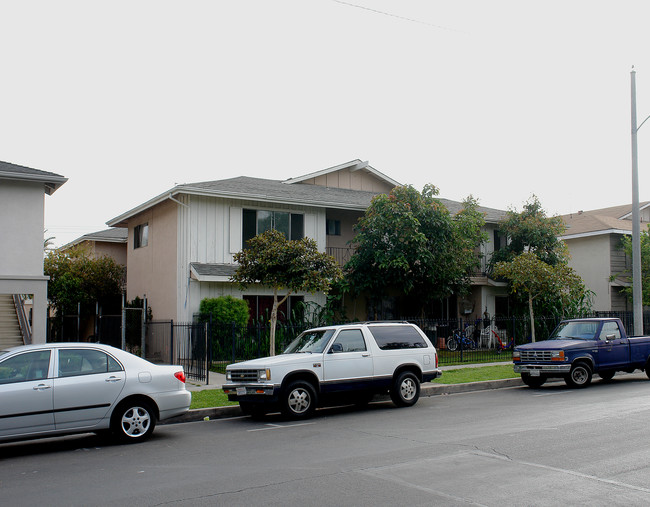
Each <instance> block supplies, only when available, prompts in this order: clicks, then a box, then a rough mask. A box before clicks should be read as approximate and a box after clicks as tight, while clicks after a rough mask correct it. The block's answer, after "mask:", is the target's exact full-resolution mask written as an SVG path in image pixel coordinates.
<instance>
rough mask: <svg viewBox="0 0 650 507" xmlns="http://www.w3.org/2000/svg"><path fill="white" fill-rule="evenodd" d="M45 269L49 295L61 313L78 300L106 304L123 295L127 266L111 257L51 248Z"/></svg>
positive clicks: (69, 309) (44, 264)
mask: <svg viewBox="0 0 650 507" xmlns="http://www.w3.org/2000/svg"><path fill="white" fill-rule="evenodd" d="M43 271H44V273H45V275H47V276H49V277H50V281H49V282H48V284H47V297H48V299H49V300H50V302H51V303H52V304H53V305H54V306H55V307H56V309H57V312H58V313H59V315H63V314H65V312H67V311H71V310H73V309H75V308H76V307H77V304H78V303H81V304H82V305H84V304H88V303H95V302H99V303H100V304H104V303H107V302H109V301H111V300H112V299H114V298H116V297H119V296H120V295H121V294H122V288H123V282H124V274H125V269H124V267H123V266H121V265H120V264H118V263H117V262H116V261H115V260H114V259H113V258H111V257H107V256H104V257H99V258H94V257H92V256H90V254H89V253H88V252H87V251H86V250H84V249H82V248H74V249H71V250H66V251H65V252H63V251H60V250H51V251H49V252H48V253H47V255H46V257H45V260H44V262H43Z"/></svg>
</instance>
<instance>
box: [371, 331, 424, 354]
mask: <svg viewBox="0 0 650 507" xmlns="http://www.w3.org/2000/svg"><path fill="white" fill-rule="evenodd" d="M368 329H369V330H370V332H371V333H372V336H373V337H374V339H375V341H376V342H377V346H378V347H379V348H380V349H381V350H395V349H420V348H426V347H427V344H426V342H425V341H424V339H423V338H422V336H420V333H418V332H417V331H416V330H415V328H413V327H411V326H368Z"/></svg>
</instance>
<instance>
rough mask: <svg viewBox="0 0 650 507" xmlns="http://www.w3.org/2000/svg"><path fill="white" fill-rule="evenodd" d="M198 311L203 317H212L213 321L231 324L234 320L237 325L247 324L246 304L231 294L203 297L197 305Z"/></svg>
mask: <svg viewBox="0 0 650 507" xmlns="http://www.w3.org/2000/svg"><path fill="white" fill-rule="evenodd" d="M199 313H200V314H201V317H202V318H203V319H206V318H207V319H210V317H211V318H212V321H213V322H215V323H216V322H219V323H223V324H231V323H232V322H234V323H235V324H236V325H237V326H239V327H244V326H245V325H246V324H248V319H249V309H248V304H247V303H246V301H244V300H243V299H236V298H234V297H232V296H222V297H218V298H204V299H202V300H201V303H200V305H199Z"/></svg>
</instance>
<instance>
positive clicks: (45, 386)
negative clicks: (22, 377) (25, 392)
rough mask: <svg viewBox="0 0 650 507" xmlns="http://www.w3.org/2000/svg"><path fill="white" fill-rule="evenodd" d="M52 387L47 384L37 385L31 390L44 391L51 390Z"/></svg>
mask: <svg viewBox="0 0 650 507" xmlns="http://www.w3.org/2000/svg"><path fill="white" fill-rule="evenodd" d="M51 388H52V386H48V385H47V384H38V385H37V386H34V387H33V389H34V391H44V390H45V389H51Z"/></svg>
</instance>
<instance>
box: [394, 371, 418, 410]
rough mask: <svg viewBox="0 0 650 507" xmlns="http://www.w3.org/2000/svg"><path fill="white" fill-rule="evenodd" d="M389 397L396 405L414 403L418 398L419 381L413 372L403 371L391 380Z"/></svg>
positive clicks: (404, 405) (403, 405) (405, 405)
mask: <svg viewBox="0 0 650 507" xmlns="http://www.w3.org/2000/svg"><path fill="white" fill-rule="evenodd" d="M390 398H391V400H393V403H394V404H395V405H397V406H398V407H410V406H412V405H415V404H416V403H417V401H418V399H419V398H420V381H419V380H418V378H417V377H416V376H415V374H414V373H412V372H410V371H403V372H402V373H400V374H399V375H398V376H397V377H396V378H395V380H394V382H393V387H391V389H390Z"/></svg>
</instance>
